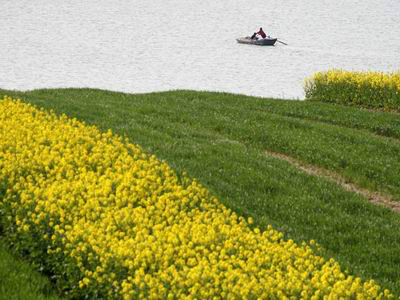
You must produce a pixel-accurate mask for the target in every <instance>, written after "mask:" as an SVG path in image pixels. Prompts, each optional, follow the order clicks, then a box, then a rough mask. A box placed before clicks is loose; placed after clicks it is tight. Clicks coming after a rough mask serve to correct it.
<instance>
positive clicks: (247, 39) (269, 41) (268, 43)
mask: <svg viewBox="0 0 400 300" xmlns="http://www.w3.org/2000/svg"><path fill="white" fill-rule="evenodd" d="M236 41H237V42H238V43H240V44H250V45H258V46H273V45H274V44H275V43H276V41H277V39H273V38H270V37H267V38H265V39H257V40H256V39H251V38H250V37H249V36H246V37H242V38H238V39H236Z"/></svg>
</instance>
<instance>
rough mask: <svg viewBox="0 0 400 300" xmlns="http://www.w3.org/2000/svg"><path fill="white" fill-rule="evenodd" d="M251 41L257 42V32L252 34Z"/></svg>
mask: <svg viewBox="0 0 400 300" xmlns="http://www.w3.org/2000/svg"><path fill="white" fill-rule="evenodd" d="M251 39H252V40H257V32H254V33H253V35H252V36H251Z"/></svg>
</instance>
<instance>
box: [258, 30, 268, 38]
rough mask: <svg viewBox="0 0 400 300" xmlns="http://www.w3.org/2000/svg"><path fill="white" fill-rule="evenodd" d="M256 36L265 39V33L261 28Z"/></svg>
mask: <svg viewBox="0 0 400 300" xmlns="http://www.w3.org/2000/svg"><path fill="white" fill-rule="evenodd" d="M257 34H259V35H261V37H262V38H263V39H265V38H266V37H267V35H266V34H265V32H264V31H263V30H262V28H260V31H259V32H257Z"/></svg>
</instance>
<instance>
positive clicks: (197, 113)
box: [0, 89, 400, 294]
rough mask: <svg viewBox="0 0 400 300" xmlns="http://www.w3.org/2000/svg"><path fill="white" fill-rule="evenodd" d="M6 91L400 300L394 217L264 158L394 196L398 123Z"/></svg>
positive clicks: (286, 107)
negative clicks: (167, 169) (317, 251)
mask: <svg viewBox="0 0 400 300" xmlns="http://www.w3.org/2000/svg"><path fill="white" fill-rule="evenodd" d="M4 94H7V95H11V96H20V97H21V98H23V99H25V100H26V101H29V102H32V103H34V104H37V105H39V106H43V107H46V108H51V109H54V110H55V111H56V112H63V113H66V114H68V115H69V116H72V117H77V118H78V119H80V120H84V121H86V122H87V123H89V124H94V125H96V126H98V127H99V128H101V129H108V128H111V129H112V130H113V131H114V132H115V133H118V134H121V135H126V136H128V137H129V138H130V140H131V141H132V142H134V143H138V144H140V145H142V146H143V148H144V149H146V150H147V151H149V152H152V153H154V154H156V155H158V157H160V158H162V159H165V160H167V161H168V163H169V164H170V165H171V166H173V167H174V168H175V169H176V170H178V171H179V172H181V171H184V170H185V171H187V172H188V173H189V174H190V175H191V176H192V177H195V178H198V179H199V180H200V182H202V183H203V184H204V185H205V186H207V187H208V188H209V189H210V190H211V191H212V192H213V193H214V194H216V195H217V196H218V197H219V198H220V199H221V201H222V202H223V203H224V204H225V205H226V206H228V207H230V208H232V209H234V210H235V211H237V212H239V213H240V214H242V215H245V216H252V217H253V218H254V219H255V221H256V224H257V225H258V226H260V227H265V226H267V225H268V224H272V225H274V226H275V227H276V228H278V229H280V230H282V231H283V232H285V233H286V234H287V236H288V237H290V238H294V239H295V240H298V241H299V240H310V239H315V240H317V241H318V242H319V243H320V244H321V245H322V246H323V247H324V248H325V249H326V250H327V253H326V255H330V256H333V257H335V258H336V259H337V260H338V261H339V262H340V263H341V264H342V265H343V266H344V267H345V268H347V269H349V270H350V271H351V272H352V273H354V274H357V275H358V276H361V277H363V278H374V279H376V280H377V281H378V282H379V283H381V284H382V285H383V286H385V287H388V288H390V289H391V290H392V291H394V292H396V293H397V294H400V279H399V278H400V270H399V268H398V265H399V264H400V233H399V231H398V228H399V225H400V216H399V214H395V213H393V212H391V211H389V210H388V209H384V208H381V207H376V206H373V205H371V204H369V203H368V202H367V201H366V199H364V198H362V197H361V196H358V195H356V194H353V193H350V192H346V191H344V190H342V189H341V188H340V187H338V186H337V185H335V184H333V183H331V182H328V181H326V180H323V179H320V178H316V177H313V176H309V175H306V174H304V173H303V172H301V171H299V170H297V169H296V168H294V167H292V166H290V165H289V164H288V163H287V162H284V161H281V160H278V159H275V158H272V157H269V156H268V155H267V154H266V151H267V150H268V151H275V152H280V153H285V154H287V155H290V156H292V157H295V158H297V159H299V160H302V161H304V162H307V163H310V164H314V165H318V166H321V167H324V168H327V169H330V170H333V171H336V172H338V173H339V174H341V175H342V176H344V177H345V178H347V180H349V181H350V182H353V183H356V184H358V185H360V186H363V187H367V188H370V189H372V190H377V191H381V192H386V193H388V194H390V195H392V196H393V197H395V198H396V199H399V200H400V172H399V171H400V161H399V160H398V157H399V153H400V140H399V137H400V117H399V115H396V114H390V113H377V112H369V111H362V110H358V109H356V108H349V107H340V106H334V105H329V104H321V103H315V102H302V101H283V100H279V101H276V100H268V99H261V98H253V97H245V96H238V95H229V94H221V93H206V92H204V93H203V92H191V91H177V92H168V93H154V94H143V95H128V94H122V93H113V92H107V91H99V90H87V89H67V90H38V91H33V92H27V93H18V92H11V91H0V96H2V95H4Z"/></svg>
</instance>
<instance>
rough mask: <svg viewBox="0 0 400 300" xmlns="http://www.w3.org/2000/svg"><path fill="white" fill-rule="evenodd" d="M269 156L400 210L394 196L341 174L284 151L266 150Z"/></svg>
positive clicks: (373, 200)
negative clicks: (366, 187)
mask: <svg viewBox="0 0 400 300" xmlns="http://www.w3.org/2000/svg"><path fill="white" fill-rule="evenodd" d="M265 153H266V154H267V155H268V156H272V157H275V158H278V159H282V160H285V161H287V162H288V163H290V164H291V165H293V166H295V167H297V168H299V169H301V170H302V171H304V172H306V173H307V174H310V175H314V176H319V177H324V178H326V179H328V180H330V181H333V182H335V183H336V184H338V185H340V186H342V187H343V188H344V189H345V190H347V191H350V192H354V193H358V194H360V195H362V196H364V197H365V198H367V199H368V200H369V201H370V202H371V203H374V204H378V205H383V206H385V207H388V208H390V209H392V210H393V211H395V212H400V202H399V201H395V200H394V199H393V198H392V197H390V196H386V195H383V194H381V193H378V192H373V191H370V190H367V189H364V188H360V187H358V186H356V185H354V184H353V183H349V182H347V181H346V179H344V178H343V177H341V176H340V175H339V174H337V173H335V172H332V171H329V170H326V169H323V168H320V167H316V166H312V165H307V164H305V163H303V162H301V161H299V160H297V159H295V158H292V157H290V156H287V155H285V154H282V153H276V152H270V151H266V152H265Z"/></svg>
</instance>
